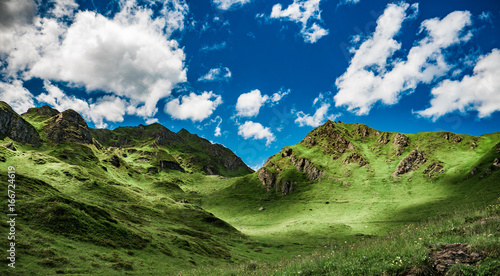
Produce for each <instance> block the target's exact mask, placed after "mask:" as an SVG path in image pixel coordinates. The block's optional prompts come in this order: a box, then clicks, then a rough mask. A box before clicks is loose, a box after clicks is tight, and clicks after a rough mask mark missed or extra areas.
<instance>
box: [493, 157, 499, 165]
mask: <svg viewBox="0 0 500 276" xmlns="http://www.w3.org/2000/svg"><path fill="white" fill-rule="evenodd" d="M493 166H495V167H500V159H499V158H495V160H493Z"/></svg>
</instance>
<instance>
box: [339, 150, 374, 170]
mask: <svg viewBox="0 0 500 276" xmlns="http://www.w3.org/2000/svg"><path fill="white" fill-rule="evenodd" d="M350 163H358V164H359V165H360V166H361V167H362V166H365V165H367V164H368V161H366V159H365V158H363V156H361V155H359V154H357V153H351V155H349V156H347V157H346V158H345V159H344V161H342V164H344V165H347V164H350Z"/></svg>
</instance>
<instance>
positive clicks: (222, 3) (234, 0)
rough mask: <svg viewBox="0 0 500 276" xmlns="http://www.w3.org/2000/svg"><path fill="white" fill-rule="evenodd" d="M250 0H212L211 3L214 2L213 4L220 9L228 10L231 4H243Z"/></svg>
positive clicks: (237, 5)
mask: <svg viewBox="0 0 500 276" xmlns="http://www.w3.org/2000/svg"><path fill="white" fill-rule="evenodd" d="M250 1H251V0H212V3H214V5H215V6H216V7H217V8H218V9H220V10H228V9H229V8H231V7H233V6H235V7H240V6H243V5H245V4H247V3H250Z"/></svg>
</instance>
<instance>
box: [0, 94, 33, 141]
mask: <svg viewBox="0 0 500 276" xmlns="http://www.w3.org/2000/svg"><path fill="white" fill-rule="evenodd" d="M5 137H9V138H10V139H12V140H14V141H16V142H20V143H27V144H31V145H34V146H40V145H41V144H42V140H41V139H40V135H39V134H38V132H37V131H36V129H35V128H34V127H33V126H32V125H30V124H29V123H28V122H26V120H24V119H23V118H22V117H21V116H19V114H17V113H16V112H15V111H14V110H13V109H12V108H11V107H10V106H9V105H8V104H7V103H5V102H0V139H4V138H5Z"/></svg>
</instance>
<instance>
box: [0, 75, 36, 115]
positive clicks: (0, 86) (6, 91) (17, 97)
mask: <svg viewBox="0 0 500 276" xmlns="http://www.w3.org/2000/svg"><path fill="white" fill-rule="evenodd" d="M0 100H1V101H4V102H6V103H8V104H9V105H10V106H11V107H12V109H14V111H16V112H17V113H18V114H22V113H24V112H26V111H28V109H29V108H31V107H34V106H35V104H34V101H33V95H32V94H31V93H30V92H29V91H28V90H27V89H26V88H24V87H23V82H22V81H20V80H15V81H13V82H12V83H5V82H0Z"/></svg>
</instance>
